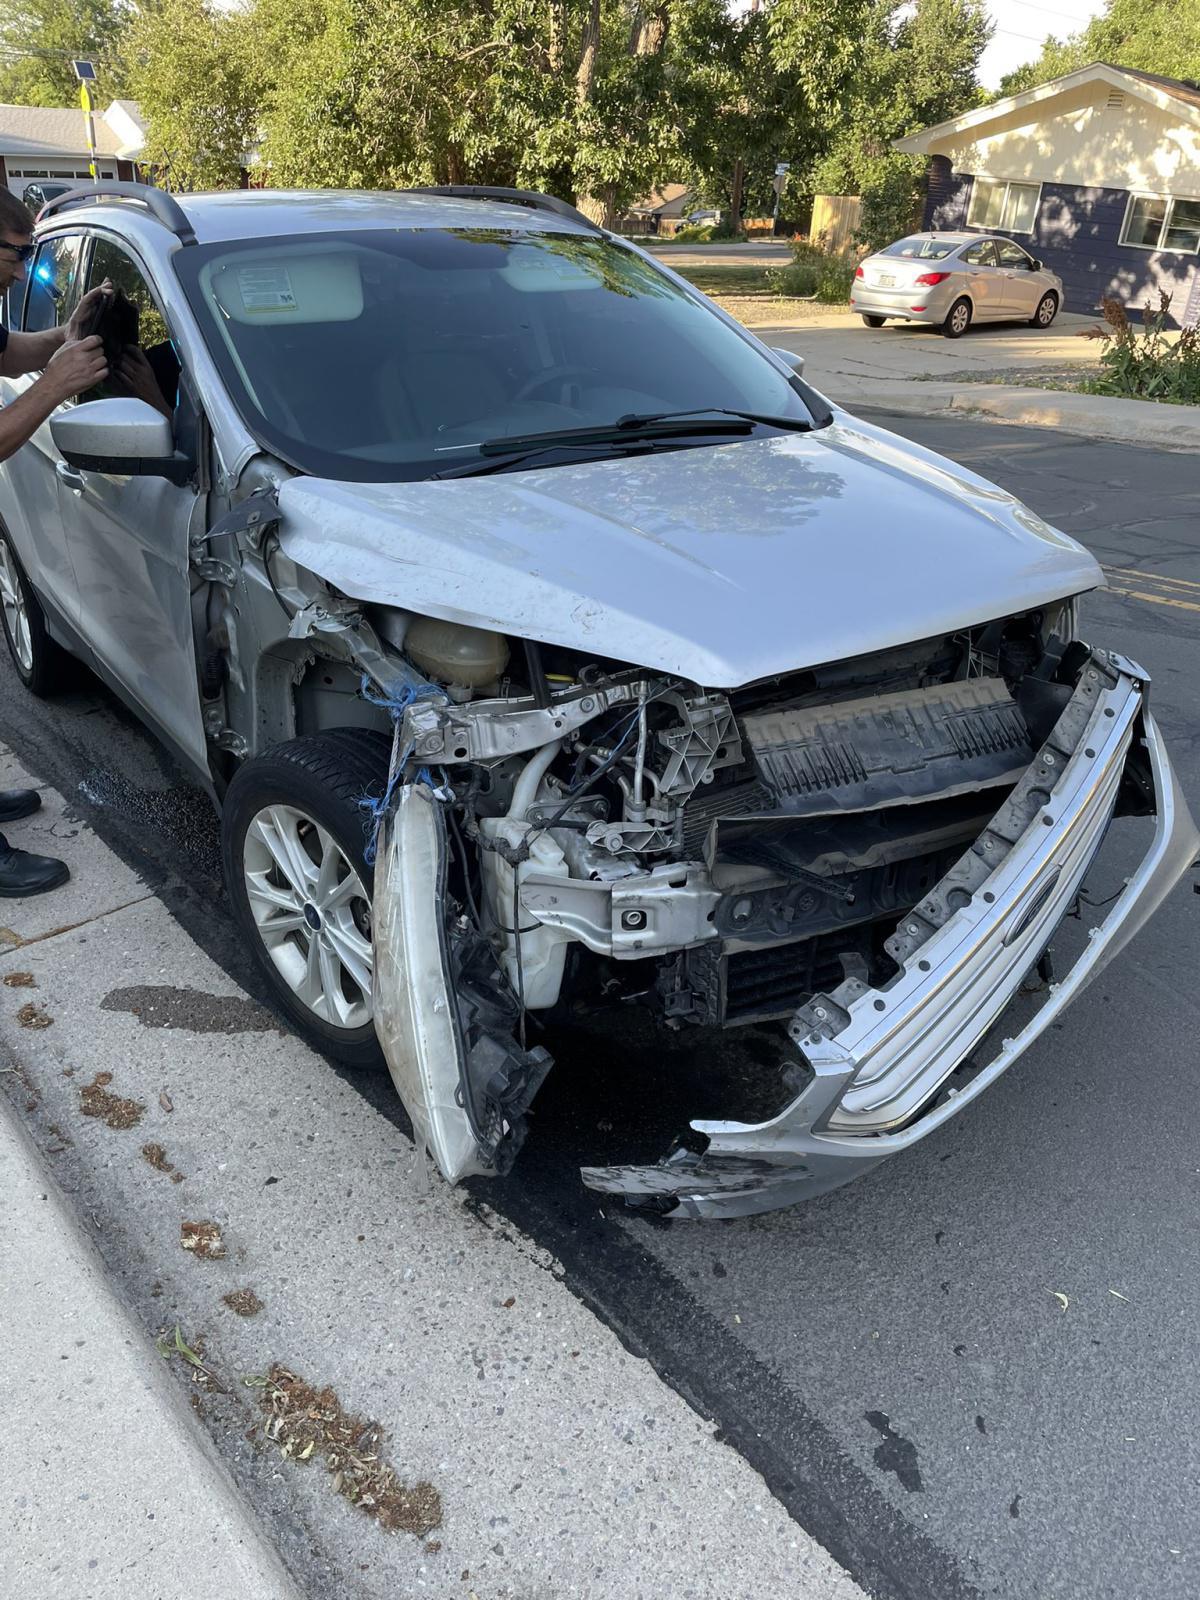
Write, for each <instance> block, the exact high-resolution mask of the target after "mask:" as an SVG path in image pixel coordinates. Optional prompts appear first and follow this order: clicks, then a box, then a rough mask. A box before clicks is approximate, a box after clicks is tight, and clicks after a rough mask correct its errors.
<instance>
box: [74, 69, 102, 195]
mask: <svg viewBox="0 0 1200 1600" xmlns="http://www.w3.org/2000/svg"><path fill="white" fill-rule="evenodd" d="M71 68H72V71H73V72H74V73H75V76H76V77H77V78H78V79H79V104H80V105H81V106H82V107H83V126H84V128H85V129H86V131H87V147H88V171H89V172H90V173H91V175H92V178H93V180H95V179H96V178H98V177H99V176H100V174H99V172H98V170H97V168H96V123H95V120H94V118H93V116H92V112H93V110H94V109H95V108H94V106H93V104H92V84H93V83H95V81H96V68H95V64H94V63H93V62H91V61H72V63H71Z"/></svg>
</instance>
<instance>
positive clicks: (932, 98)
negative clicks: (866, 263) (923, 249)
mask: <svg viewBox="0 0 1200 1600" xmlns="http://www.w3.org/2000/svg"><path fill="white" fill-rule="evenodd" d="M990 34H991V25H990V23H989V22H988V19H987V14H986V10H985V7H984V4H983V0H916V4H915V6H913V5H909V4H907V3H905V0H879V3H878V4H876V5H874V6H872V7H871V8H870V10H869V13H868V15H867V16H866V17H865V19H864V24H863V38H862V41H861V46H860V55H859V63H858V70H857V73H856V75H855V77H854V80H853V85H852V87H851V89H850V90H849V91H848V92H847V96H846V104H845V107H844V113H843V117H842V120H841V122H840V124H839V125H838V128H837V132H836V133H835V135H834V137H833V139H832V141H831V142H830V145H829V148H828V150H827V151H826V153H825V155H824V156H823V157H822V159H821V160H820V161H818V162H817V163H816V165H815V167H814V169H813V173H812V180H811V181H812V188H813V190H814V192H816V193H818V194H857V195H859V196H861V198H862V203H863V215H862V224H861V230H860V233H859V235H858V239H859V243H861V244H865V245H869V246H871V247H872V248H878V247H879V246H880V245H882V244H887V243H888V242H889V240H890V239H894V238H896V237H897V236H898V235H899V234H901V233H904V232H906V231H907V230H908V229H909V228H911V227H912V225H913V222H914V220H915V219H916V217H917V216H918V214H919V212H920V206H921V186H922V183H923V179H924V172H925V162H924V161H923V160H920V159H916V158H913V157H910V156H902V155H898V154H897V153H896V152H895V151H893V150H892V149H891V141H892V140H893V139H896V138H899V137H901V136H902V135H903V134H906V133H912V132H913V131H914V130H915V129H917V128H922V127H926V126H928V125H929V124H930V123H934V122H940V121H942V120H943V119H944V118H946V117H950V116H956V115H957V114H958V113H959V112H961V111H966V110H968V109H969V108H970V107H971V106H972V105H974V104H976V103H977V102H978V100H979V98H980V95H979V88H978V84H977V81H976V71H977V68H978V65H979V58H980V56H981V55H982V54H983V50H984V47H985V45H986V44H987V41H988V39H989V37H990Z"/></svg>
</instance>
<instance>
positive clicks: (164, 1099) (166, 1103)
mask: <svg viewBox="0 0 1200 1600" xmlns="http://www.w3.org/2000/svg"><path fill="white" fill-rule="evenodd" d="M158 1103H159V1105H160V1106H161V1107H162V1108H163V1110H164V1111H174V1109H175V1107H174V1106H173V1105H172V1104H171V1096H170V1095H169V1094H168V1093H167V1091H166V1090H165V1089H164V1090H163V1091H162V1093H161V1094H160V1095H159V1097H158Z"/></svg>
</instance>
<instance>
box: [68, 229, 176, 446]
mask: <svg viewBox="0 0 1200 1600" xmlns="http://www.w3.org/2000/svg"><path fill="white" fill-rule="evenodd" d="M106 278H107V279H108V280H109V281H110V282H111V283H112V286H113V290H114V293H113V297H112V300H111V302H110V303H109V304H108V306H107V307H106V308H105V310H104V312H103V314H102V315H101V317H100V319H99V320H98V322H97V325H96V328H95V332H96V333H98V334H99V335H100V337H101V339H103V341H104V353H105V356H106V357H107V358H108V377H107V378H106V379H105V381H104V383H102V384H101V385H100V386H99V388H97V389H95V390H93V391H92V393H90V394H89V395H88V396H87V398H88V399H89V400H94V399H98V398H101V397H108V396H112V395H127V396H128V395H131V396H134V397H136V398H137V399H139V400H145V401H146V402H147V403H148V404H149V405H152V406H153V407H154V408H155V410H157V411H161V412H162V413H163V415H164V416H166V417H171V418H173V417H174V413H175V402H176V398H177V396H178V392H179V358H178V357H177V356H176V354H175V348H174V345H173V344H172V342H171V335H170V331H169V330H168V328H167V324H166V319H165V318H164V317H163V314H162V312H161V311H160V310H159V307H158V302H157V301H156V300H155V298H154V295H153V294H152V292H151V290H150V285H149V284H148V283H147V282H146V279H145V276H144V275H143V273H142V269H141V268H140V267H139V266H138V264H137V262H136V261H134V259H133V257H132V256H131V255H130V254H129V253H128V251H126V250H124V249H122V247H121V246H120V245H118V244H116V243H114V242H113V241H112V240H111V239H104V238H97V239H96V241H95V244H94V246H93V248H92V261H91V266H90V268H89V269H88V288H89V289H92V288H95V287H96V285H97V284H101V283H103V282H104V280H105V279H106Z"/></svg>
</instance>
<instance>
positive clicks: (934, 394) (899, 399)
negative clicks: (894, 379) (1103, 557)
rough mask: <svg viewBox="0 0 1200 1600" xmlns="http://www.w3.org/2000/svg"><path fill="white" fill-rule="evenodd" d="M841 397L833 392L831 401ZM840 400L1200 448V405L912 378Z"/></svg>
mask: <svg viewBox="0 0 1200 1600" xmlns="http://www.w3.org/2000/svg"><path fill="white" fill-rule="evenodd" d="M838 398H839V397H838V396H837V395H834V394H831V395H830V399H838ZM840 403H841V404H843V405H845V406H846V408H847V410H849V411H857V410H860V409H872V410H880V411H899V412H912V413H916V414H917V415H919V416H930V415H932V414H933V413H934V412H937V411H955V412H959V413H961V414H964V415H968V416H978V417H986V418H987V419H988V420H989V421H991V422H1008V423H1014V424H1017V425H1019V426H1022V427H1026V428H1029V427H1034V428H1054V429H1056V430H1057V431H1058V432H1059V433H1073V434H1078V435H1079V436H1080V437H1082V438H1086V439H1111V440H1113V441H1114V442H1115V443H1117V444H1140V445H1145V446H1146V447H1147V448H1149V449H1154V450H1200V406H1173V405H1161V404H1158V403H1156V402H1154V401H1151V400H1115V399H1110V398H1109V397H1107V396H1106V395H1096V394H1072V393H1070V392H1069V391H1065V390H1058V389H1027V388H1023V387H1020V386H1018V385H1015V384H988V383H962V384H953V383H912V382H909V383H881V384H878V385H876V386H875V387H874V388H872V389H871V390H870V391H868V392H867V393H865V394H856V395H854V396H853V397H852V398H850V399H847V400H842V401H841V402H840Z"/></svg>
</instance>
